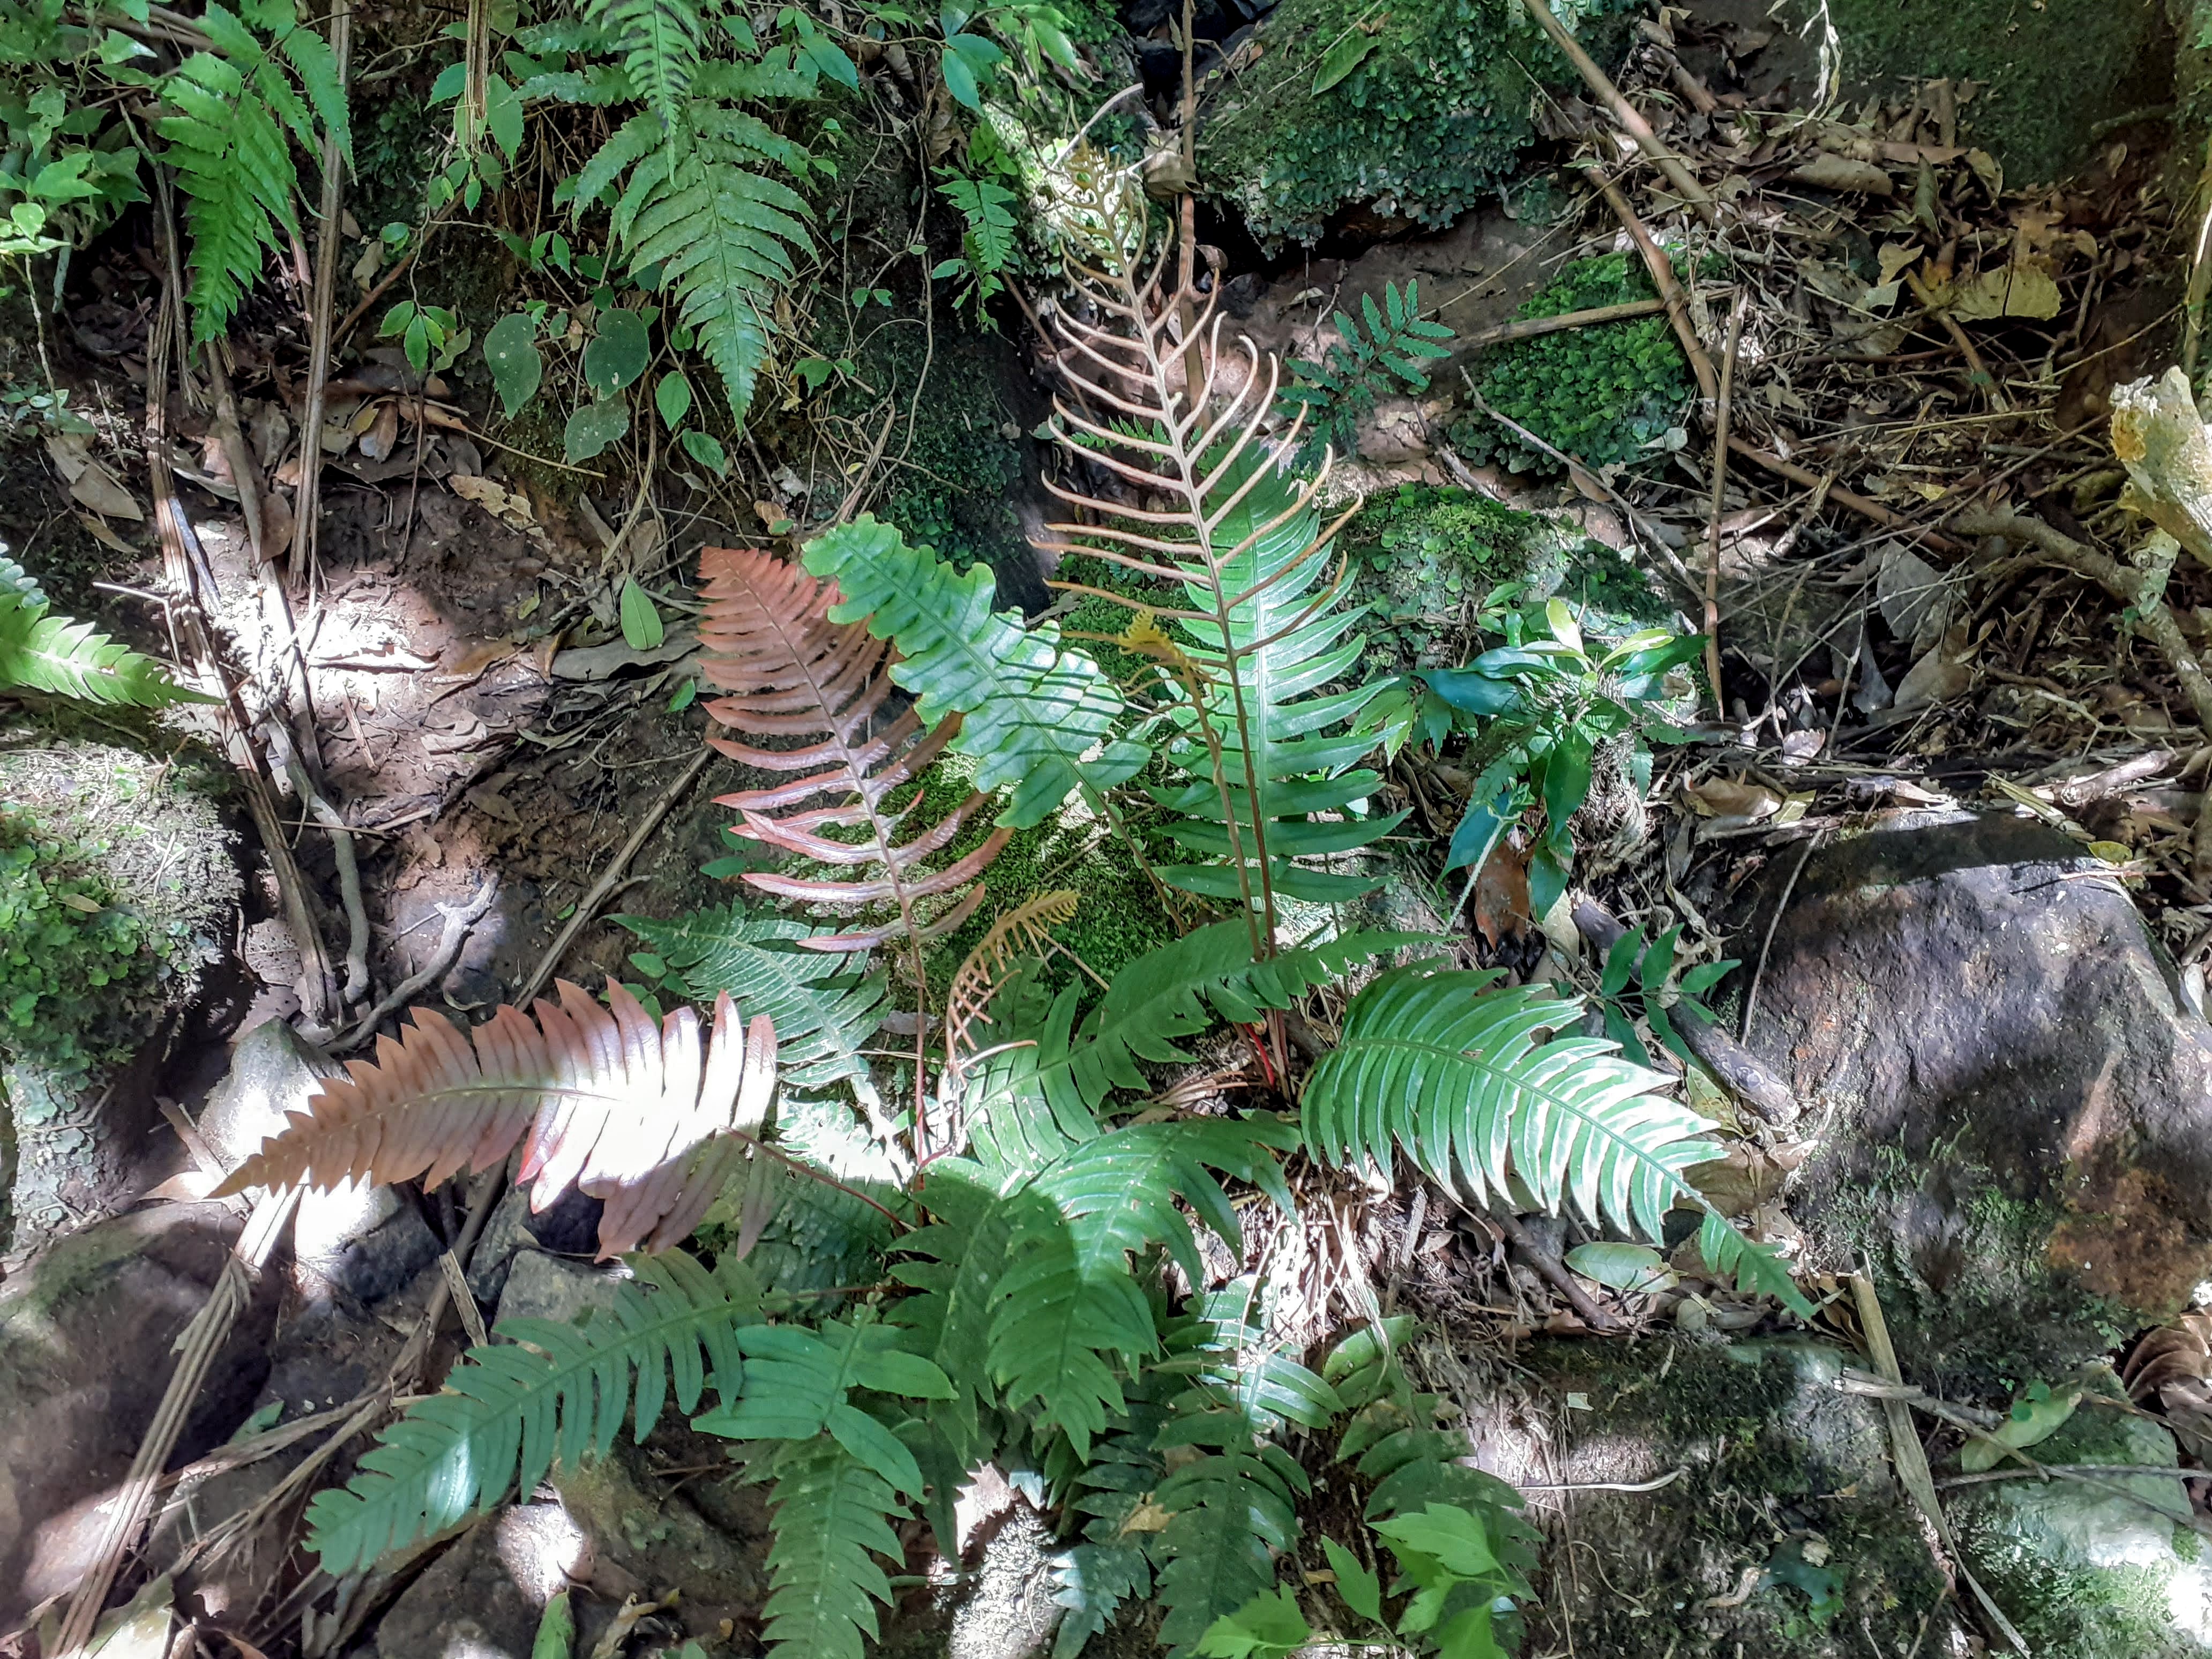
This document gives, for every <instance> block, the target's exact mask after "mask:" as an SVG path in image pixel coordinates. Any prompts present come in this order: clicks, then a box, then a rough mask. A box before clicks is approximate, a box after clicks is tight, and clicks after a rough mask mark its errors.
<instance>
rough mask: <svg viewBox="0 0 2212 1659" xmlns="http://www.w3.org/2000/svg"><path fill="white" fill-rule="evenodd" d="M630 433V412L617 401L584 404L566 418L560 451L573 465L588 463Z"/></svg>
mask: <svg viewBox="0 0 2212 1659" xmlns="http://www.w3.org/2000/svg"><path fill="white" fill-rule="evenodd" d="M628 431H629V408H628V407H627V406H626V405H625V404H623V400H622V399H621V398H600V399H599V401H598V402H597V403H592V404H585V405H584V406H583V407H582V408H581V409H579V410H577V411H576V412H575V413H574V415H571V416H569V417H568V426H567V428H565V429H564V430H563V431H562V438H561V441H562V448H563V449H564V450H565V451H566V452H567V453H568V460H569V462H570V463H571V464H572V465H573V464H574V463H575V462H577V461H588V460H590V459H592V457H593V456H594V455H597V454H598V453H599V452H600V451H601V450H603V449H605V447H607V446H608V445H609V444H611V443H613V442H614V441H616V440H617V439H619V438H620V437H621V436H622V435H623V434H624V433H625V432H628Z"/></svg>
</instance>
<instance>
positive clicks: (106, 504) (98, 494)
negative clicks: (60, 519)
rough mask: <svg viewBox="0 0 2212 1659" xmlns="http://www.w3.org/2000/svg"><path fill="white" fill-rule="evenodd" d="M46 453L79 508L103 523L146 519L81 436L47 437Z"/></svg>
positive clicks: (132, 521)
mask: <svg viewBox="0 0 2212 1659" xmlns="http://www.w3.org/2000/svg"><path fill="white" fill-rule="evenodd" d="M46 453H47V455H48V456H49V457H51V458H52V461H53V464H54V468H55V470H56V471H58V472H59V473H60V474H61V475H62V482H63V483H66V484H67V485H68V486H69V492H70V496H71V498H72V499H74V500H75V501H76V502H77V504H78V505H79V506H81V507H90V508H91V509H92V510H93V511H94V512H95V513H99V514H100V517H102V518H104V519H123V520H128V521H129V522H131V523H132V524H137V523H140V522H142V521H143V520H144V519H145V517H146V515H145V513H143V512H141V511H140V510H139V507H138V503H137V501H135V500H133V499H132V497H131V492H130V491H129V490H128V489H125V488H124V487H123V482H122V480H121V479H119V478H118V477H116V476H115V474H114V473H112V472H111V471H108V469H107V466H106V463H104V462H102V461H101V460H100V459H99V458H98V457H97V456H95V455H94V454H93V453H92V452H91V451H90V450H88V449H87V448H86V447H85V442H84V435H83V434H82V433H81V432H64V433H57V434H54V435H51V436H49V437H48V438H47V440H46Z"/></svg>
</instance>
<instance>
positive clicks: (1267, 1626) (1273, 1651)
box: [1198, 1584, 1313, 1659]
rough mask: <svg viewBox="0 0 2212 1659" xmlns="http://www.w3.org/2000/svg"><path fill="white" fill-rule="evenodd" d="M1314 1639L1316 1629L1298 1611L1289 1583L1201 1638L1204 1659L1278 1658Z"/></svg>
mask: <svg viewBox="0 0 2212 1659" xmlns="http://www.w3.org/2000/svg"><path fill="white" fill-rule="evenodd" d="M1312 1640H1313V1626H1310V1625H1309V1624H1308V1623H1306V1618H1305V1614H1304V1613H1301V1612H1299V1611H1298V1600H1297V1596H1296V1595H1292V1594H1291V1587H1290V1586H1289V1585H1288V1584H1283V1585H1279V1586H1278V1587H1277V1588H1276V1589H1275V1591H1274V1593H1273V1595H1255V1596H1254V1597H1253V1598H1252V1599H1251V1600H1250V1601H1247V1602H1246V1603H1245V1604H1244V1605H1243V1607H1239V1608H1237V1611H1236V1612H1234V1613H1229V1614H1227V1615H1226V1616H1225V1617H1223V1618H1219V1619H1217V1620H1214V1621H1213V1623H1212V1626H1210V1627H1209V1628H1208V1629H1207V1631H1206V1634H1205V1635H1203V1636H1201V1637H1200V1638H1198V1650H1199V1652H1200V1654H1201V1655H1203V1656H1205V1659H1277V1656H1279V1655H1282V1654H1286V1653H1290V1652H1291V1651H1293V1650H1296V1649H1298V1648H1302V1647H1304V1645H1305V1644H1307V1643H1308V1642H1310V1641H1312Z"/></svg>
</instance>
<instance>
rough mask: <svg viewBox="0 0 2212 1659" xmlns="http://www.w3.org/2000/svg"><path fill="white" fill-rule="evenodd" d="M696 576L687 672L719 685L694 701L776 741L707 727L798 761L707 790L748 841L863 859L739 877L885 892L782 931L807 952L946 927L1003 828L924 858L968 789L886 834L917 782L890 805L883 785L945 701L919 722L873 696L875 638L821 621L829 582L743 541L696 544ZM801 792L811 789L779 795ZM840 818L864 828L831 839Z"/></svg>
mask: <svg viewBox="0 0 2212 1659" xmlns="http://www.w3.org/2000/svg"><path fill="white" fill-rule="evenodd" d="M700 575H701V578H702V582H703V586H704V592H705V594H706V599H707V611H706V615H705V616H704V617H702V620H701V622H700V626H699V638H700V641H701V643H702V645H703V646H704V647H705V651H704V653H703V654H702V657H701V659H700V667H701V671H702V672H703V673H704V674H705V675H706V677H707V679H708V683H709V684H713V685H714V686H715V687H716V688H717V689H719V690H722V691H725V692H726V693H728V694H729V695H728V696H721V697H717V698H715V699H714V700H713V701H712V702H709V703H708V705H707V712H708V714H711V715H712V716H713V717H714V719H715V720H719V721H720V722H721V724H722V725H724V726H727V727H728V728H730V730H732V732H739V733H742V734H743V736H744V737H745V738H767V739H781V740H784V741H786V742H787V743H789V744H790V746H788V747H783V748H766V747H763V746H762V745H761V744H758V743H747V742H741V741H738V740H736V739H733V738H708V742H709V743H711V744H714V747H715V748H716V749H719V750H721V752H722V753H724V754H725V755H727V756H729V757H731V758H732V760H738V761H742V762H744V763H745V764H746V765H748V766H753V767H758V768H759V769H762V770H763V771H768V772H778V773H796V774H798V776H796V777H794V778H793V781H790V782H788V783H783V784H777V785H774V786H772V787H767V788H761V789H740V790H738V791H737V792H736V793H733V794H728V795H721V796H718V797H717V798H716V799H717V801H718V803H719V804H720V805H724V806H734V807H736V808H737V809H738V813H739V815H740V816H741V817H743V818H744V834H746V835H748V836H751V837H753V838H754V839H755V840H757V841H761V842H766V843H767V844H768V845H769V846H771V847H775V848H781V849H782V850H783V851H785V852H787V853H796V854H799V855H800V856H802V857H804V858H807V859H811V860H813V861H814V862H816V863H817V864H824V865H829V866H833V867H836V868H860V867H863V866H873V868H874V871H875V873H873V874H871V875H867V876H865V877H862V878H858V879H854V880H843V881H838V880H830V879H828V878H801V877H793V876H780V875H769V874H757V873H756V874H748V875H747V876H746V877H745V880H746V881H748V882H749V883H750V884H752V885H753V886H755V887H757V888H759V889H761V890H762V891H763V892H769V893H774V894H776V895H778V896H781V897H784V898H795V899H811V900H815V901H817V902H828V903H845V904H870V903H882V902H888V903H891V904H894V905H896V907H897V909H898V915H897V916H896V918H895V919H892V920H890V921H885V922H884V923H883V924H882V925H881V926H879V927H864V928H860V929H857V930H855V931H854V932H850V933H838V934H835V935H830V936H827V937H823V938H817V939H801V940H799V941H796V942H797V943H799V944H803V945H807V946H809V947H810V948H811V949H814V950H817V951H857V950H863V949H866V948H867V947H869V946H871V945H879V944H881V943H883V942H884V940H886V939H896V938H898V937H900V936H901V935H912V936H914V937H916V938H920V939H929V938H933V937H934V936H935V935H937V934H939V933H946V932H949V931H950V930H951V929H952V928H955V927H958V926H959V925H960V924H961V922H963V921H965V920H966V919H967V917H968V915H969V913H970V912H971V911H973V910H974V909H975V907H976V905H977V904H979V903H981V902H982V897H983V890H982V889H981V887H980V886H978V885H976V884H975V878H976V877H977V876H978V875H980V874H981V872H982V870H983V866H986V865H987V864H988V863H990V861H991V860H993V859H994V858H995V857H997V856H998V854H999V850H1000V848H1003V847H1004V846H1005V845H1006V842H1007V841H1008V840H1009V839H1010V838H1011V837H1012V831H1011V830H1008V829H994V830H993V831H992V833H991V834H990V836H988V837H987V838H986V839H985V841H984V842H983V843H982V844H981V846H979V847H977V848H975V850H974V851H973V852H970V853H969V854H967V855H966V856H965V857H963V858H961V859H958V860H955V861H954V862H953V863H951V864H949V865H946V866H943V867H942V868H939V869H934V870H933V869H931V868H929V867H928V865H927V860H928V859H929V858H930V857H931V856H932V855H933V854H937V853H939V852H942V851H943V850H944V849H945V848H946V847H948V846H950V845H951V843H952V842H953V841H954V840H955V839H957V837H958V836H959V834H960V831H961V829H962V828H963V825H964V824H965V823H967V821H968V818H969V815H970V814H972V813H973V812H974V811H975V809H976V808H977V807H979V806H981V805H982V804H983V803H984V801H985V799H987V798H986V797H985V796H984V795H983V794H982V793H980V792H976V793H970V794H969V797H968V799H965V800H963V801H962V802H961V803H960V805H957V806H956V807H955V808H953V810H952V811H951V812H950V813H949V814H947V815H946V816H945V817H944V818H942V819H940V820H939V822H937V823H933V824H929V825H927V826H926V827H924V828H922V829H919V830H917V831H915V833H914V834H912V835H910V836H908V837H907V838H906V839H905V840H903V841H902V840H900V839H899V836H900V834H901V832H902V829H903V828H904V820H905V818H906V817H907V816H908V813H909V812H910V811H912V810H913V808H914V806H915V804H916V802H917V801H918V800H919V799H920V795H921V792H920V790H919V789H918V788H917V789H915V791H914V793H913V794H912V795H911V796H909V798H908V799H907V801H906V803H905V805H893V804H891V796H892V794H893V792H895V791H896V790H899V789H901V788H902V787H905V786H908V785H912V784H915V783H916V782H917V781H918V780H919V779H920V778H921V775H922V773H923V772H925V771H926V770H927V769H928V767H929V765H930V763H931V762H933V761H934V760H935V759H936V758H937V757H938V755H939V753H940V752H941V751H942V750H944V748H945V744H946V743H947V742H949V741H950V740H951V737H952V734H953V732H955V731H957V729H958V726H959V716H957V714H956V715H953V716H951V718H949V719H947V720H943V721H941V722H939V724H938V726H936V727H934V728H933V729H932V730H930V731H927V732H925V731H924V730H923V729H922V726H921V721H920V720H918V719H916V718H915V713H914V710H913V709H912V708H907V709H905V710H904V711H902V712H901V713H899V714H890V713H889V712H888V711H887V710H886V708H885V704H886V703H887V702H889V700H890V695H891V692H892V690H893V687H892V684H891V681H890V673H889V670H890V665H891V663H892V662H893V660H895V659H894V658H893V656H892V653H891V648H890V646H889V645H888V644H886V643H884V641H881V640H878V639H874V638H872V637H871V636H870V635H869V633H868V630H867V629H866V628H865V627H863V626H862V625H860V623H833V622H831V621H830V620H829V607H830V606H831V605H834V604H836V600H837V590H836V585H835V584H834V583H830V582H824V581H818V580H816V579H815V578H813V577H812V576H810V575H808V574H806V573H805V571H804V570H801V569H799V568H798V567H797V566H796V565H793V564H788V563H787V562H784V561H783V560H781V559H779V558H776V557H775V556H774V555H772V554H768V553H763V552H761V551H759V550H756V549H753V548H743V547H710V548H708V549H706V550H704V551H703V552H702V554H701V555H700ZM816 800H819V801H823V802H825V803H827V804H825V805H812V806H805V809H804V810H800V811H794V810H792V809H794V808H799V807H801V806H802V804H803V803H805V802H809V801H816ZM827 829H865V830H866V832H867V833H866V839H863V840H853V841H845V840H840V839H838V838H837V837H836V836H829V835H824V834H823V833H822V832H823V830H827ZM947 895H957V897H955V898H954V900H953V902H952V903H951V908H949V909H946V910H945V911H944V913H943V914H941V915H934V916H929V915H925V914H924V911H925V908H927V907H926V906H925V904H924V901H927V900H932V899H937V898H940V897H943V896H947Z"/></svg>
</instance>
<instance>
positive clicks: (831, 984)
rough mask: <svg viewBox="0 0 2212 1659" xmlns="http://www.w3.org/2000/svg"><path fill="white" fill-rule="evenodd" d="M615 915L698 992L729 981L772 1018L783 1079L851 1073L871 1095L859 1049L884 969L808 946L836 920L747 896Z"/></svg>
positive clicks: (703, 995)
mask: <svg viewBox="0 0 2212 1659" xmlns="http://www.w3.org/2000/svg"><path fill="white" fill-rule="evenodd" d="M614 920H615V921H617V922H619V923H621V924H622V925H623V927H627V928H629V931H630V932H631V933H635V934H636V935H637V936H638V938H640V939H643V940H644V941H645V942H646V943H647V945H650V946H651V947H652V948H653V954H654V955H655V956H657V957H659V958H660V961H661V963H663V964H664V966H665V969H666V971H667V972H668V973H670V974H671V975H674V976H675V978H676V979H677V980H678V982H680V983H681V984H682V985H683V986H684V989H685V991H686V992H687V993H688V994H690V997H691V999H692V1000H694V1001H697V1002H706V1003H711V1002H713V1001H714V999H715V998H716V997H717V996H719V995H720V994H722V993H723V992H725V991H726V992H728V993H729V994H732V996H738V995H742V996H743V997H744V1001H745V1004H746V1006H748V1007H750V1008H751V1009H752V1010H753V1011H754V1012H756V1013H758V1014H764V1015H766V1016H767V1017H768V1018H769V1020H770V1021H771V1022H772V1023H773V1024H775V1040H776V1064H777V1066H778V1067H779V1068H780V1069H781V1073H782V1079H783V1082H784V1085H785V1086H786V1087H787V1088H794V1089H807V1090H821V1089H829V1088H832V1087H834V1086H835V1085H837V1084H839V1083H848V1084H850V1085H852V1087H853V1088H854V1090H855V1091H858V1092H860V1095H861V1096H862V1097H863V1098H864V1099H865V1100H868V1101H872V1100H873V1099H874V1097H875V1085H874V1084H873V1083H872V1081H871V1080H870V1079H869V1075H868V1062H867V1058H866V1054H865V1053H864V1052H863V1050H864V1048H865V1047H866V1043H867V1041H868V1039H869V1037H870V1036H872V1035H873V1034H874V1032H875V1030H876V1028H877V1026H878V1025H879V1024H882V1022H883V1017H884V1009H883V1002H884V975H882V974H881V973H873V974H866V975H863V974H861V973H860V972H858V971H856V970H855V969H854V966H853V964H852V962H851V960H850V958H848V957H845V956H844V955H842V953H838V952H834V951H817V950H808V949H805V948H803V941H806V940H810V939H821V938H825V937H827V936H829V935H830V934H832V933H835V932H836V929H835V928H831V927H808V926H806V924H805V923H804V922H799V921H791V920H789V919H788V918H787V917H783V916H777V915H769V914H768V913H766V912H755V911H748V910H746V909H745V908H744V906H742V905H738V904H731V905H726V906H709V907H708V908H706V909H703V910H697V911H694V912H692V913H691V914H690V915H684V916H679V917H678V918H676V919H675V920H674V921H655V920H654V919H653V918H652V917H649V916H617V917H615V918H614Z"/></svg>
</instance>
